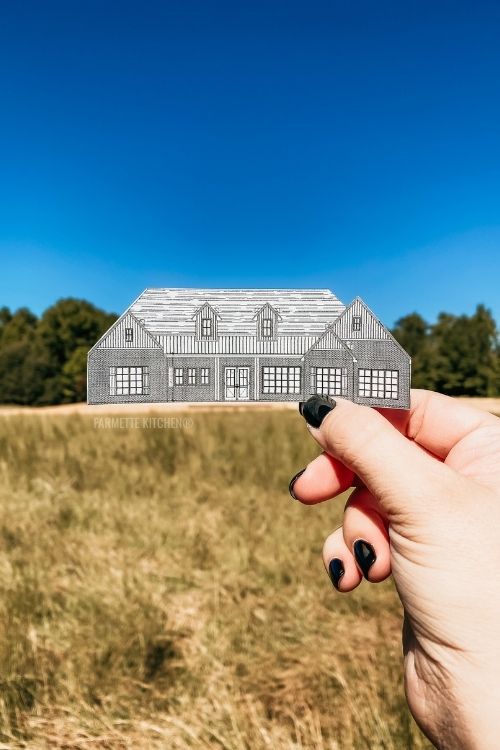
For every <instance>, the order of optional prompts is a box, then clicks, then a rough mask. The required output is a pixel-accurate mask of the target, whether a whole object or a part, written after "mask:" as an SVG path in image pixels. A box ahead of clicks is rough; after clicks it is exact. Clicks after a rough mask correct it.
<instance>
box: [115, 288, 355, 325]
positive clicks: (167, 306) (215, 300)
mask: <svg viewBox="0 0 500 750" xmlns="http://www.w3.org/2000/svg"><path fill="white" fill-rule="evenodd" d="M206 303H208V304H209V305H211V306H212V307H213V308H214V309H215V310H217V313H218V314H219V316H220V318H219V325H218V331H219V334H224V333H228V334H230V333H236V332H237V333H248V334H254V333H255V321H254V320H253V318H254V315H255V314H256V313H257V312H258V311H259V310H260V308H262V307H263V306H264V305H265V304H269V305H271V306H272V307H274V308H276V309H277V310H279V314H280V316H281V321H280V324H279V332H280V333H281V334H295V333H297V334H303V335H318V336H319V335H320V334H322V333H323V332H324V330H325V327H326V326H327V325H329V324H330V323H332V321H334V320H335V319H336V318H337V317H338V316H339V315H340V314H341V313H342V312H343V311H344V309H345V305H343V304H342V302H341V301H340V300H339V299H337V297H336V296H335V295H334V294H333V293H332V292H331V291H330V290H329V289H209V288H208V289H207V288H204V289H191V288H179V289H173V288H166V289H163V288H161V289H146V290H145V291H144V292H143V293H142V294H141V295H140V296H139V297H138V298H137V299H136V300H135V302H133V303H132V305H131V306H130V307H129V312H132V313H133V314H134V315H135V316H136V317H138V318H140V319H141V320H143V321H144V325H145V327H146V328H147V329H148V331H150V332H151V333H153V334H155V335H159V334H167V333H172V334H173V333H178V334H192V329H193V321H192V316H193V315H194V314H195V313H196V311H197V310H198V309H199V308H200V307H202V306H203V305H204V304H206Z"/></svg>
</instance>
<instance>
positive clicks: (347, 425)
mask: <svg viewBox="0 0 500 750" xmlns="http://www.w3.org/2000/svg"><path fill="white" fill-rule="evenodd" d="M299 409H300V413H301V414H302V416H303V417H304V419H305V420H306V422H307V423H308V425H309V431H310V433H311V435H312V436H313V438H314V439H315V440H316V441H317V442H318V443H319V445H320V446H321V447H322V448H323V450H324V451H326V453H329V454H330V455H331V456H333V457H334V458H337V459H338V460H339V461H341V463H343V464H344V465H345V466H347V467H348V468H349V469H351V470H352V471H353V472H354V473H355V474H357V475H358V476H359V477H360V479H361V480H362V481H363V482H364V484H365V485H366V487H367V488H368V489H369V490H370V492H371V493H372V494H373V495H375V497H376V498H377V499H378V500H379V502H380V504H381V506H382V508H383V510H384V511H385V512H386V513H387V514H388V516H389V518H392V519H393V520H394V519H395V517H397V516H404V517H407V516H408V514H409V512H410V511H419V510H421V509H425V510H427V509H428V507H429V505H431V504H432V503H433V501H434V500H435V499H436V498H439V497H441V496H442V495H443V494H444V493H446V494H449V493H450V489H451V484H452V483H453V482H454V481H455V479H456V478H455V474H454V472H453V471H452V470H451V469H450V468H449V467H448V466H445V465H444V464H442V463H441V462H440V461H438V460H437V459H435V458H433V457H432V456H431V455H429V454H427V453H425V452H424V451H423V450H422V449H421V448H420V447H419V446H418V445H416V444H415V443H414V442H413V441H412V440H409V439H408V438H406V437H404V436H403V435H402V434H401V433H400V432H398V430H397V429H396V428H395V427H393V425H392V424H390V422H388V421H387V419H385V418H384V417H383V416H382V415H381V414H379V413H378V412H376V411H374V410H373V409H371V408H369V407H367V406H359V405H357V404H353V403H352V402H350V401H346V400H343V399H336V400H334V399H332V398H329V397H328V396H311V398H309V399H308V400H307V401H304V402H302V403H301V404H299Z"/></svg>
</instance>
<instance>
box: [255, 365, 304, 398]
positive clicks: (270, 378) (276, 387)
mask: <svg viewBox="0 0 500 750" xmlns="http://www.w3.org/2000/svg"><path fill="white" fill-rule="evenodd" d="M300 370H301V368H300V367H263V368H262V393H300Z"/></svg>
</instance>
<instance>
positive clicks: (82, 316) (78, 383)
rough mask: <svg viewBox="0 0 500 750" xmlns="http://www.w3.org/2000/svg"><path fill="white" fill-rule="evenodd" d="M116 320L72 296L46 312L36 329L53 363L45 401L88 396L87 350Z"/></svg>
mask: <svg viewBox="0 0 500 750" xmlns="http://www.w3.org/2000/svg"><path fill="white" fill-rule="evenodd" d="M115 320H116V315H114V314H112V313H105V312H103V311H102V310H99V309H98V308H96V307H94V305H92V304H90V302H86V301H85V300H80V299H73V298H67V299H61V300H59V301H58V302H56V303H55V305H52V307H49V308H48V309H47V310H46V311H45V312H44V314H43V315H42V317H41V319H40V322H39V324H38V331H37V335H38V337H39V340H40V342H41V345H42V346H43V348H44V349H45V351H46V352H47V356H48V359H49V363H50V373H49V374H48V376H47V378H46V381H45V389H44V394H43V396H42V402H43V403H68V402H70V401H73V400H74V399H75V398H77V397H78V398H82V399H84V398H85V393H86V388H84V387H83V383H86V377H87V365H86V357H84V353H85V355H86V353H87V352H88V350H89V349H90V348H91V346H93V345H94V344H95V342H96V341H97V339H99V338H100V336H102V334H103V333H104V332H105V331H106V330H107V329H108V328H109V326H110V325H111V324H112V323H114V321H115ZM77 352H78V353H77Z"/></svg>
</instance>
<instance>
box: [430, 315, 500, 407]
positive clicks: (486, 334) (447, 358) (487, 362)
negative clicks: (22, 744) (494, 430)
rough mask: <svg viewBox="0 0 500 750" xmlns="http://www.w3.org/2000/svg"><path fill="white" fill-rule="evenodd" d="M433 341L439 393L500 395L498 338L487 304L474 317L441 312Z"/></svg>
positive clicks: (436, 382) (435, 326)
mask: <svg viewBox="0 0 500 750" xmlns="http://www.w3.org/2000/svg"><path fill="white" fill-rule="evenodd" d="M432 338H433V346H434V352H435V360H434V365H435V387H436V389H437V390H439V391H441V392H442V393H447V394H449V395H450V396H455V395H467V396H494V395H497V394H498V391H499V384H500V380H499V377H500V373H499V358H498V335H497V329H496V324H495V320H494V319H493V316H492V315H491V312H490V311H489V310H487V309H486V308H485V307H484V305H478V306H477V308H476V311H475V313H474V314H473V315H471V316H467V315H460V316H458V317H456V316H454V315H449V314H447V313H441V314H440V315H439V317H438V320H437V322H436V324H435V325H434V326H433V327H432Z"/></svg>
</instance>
